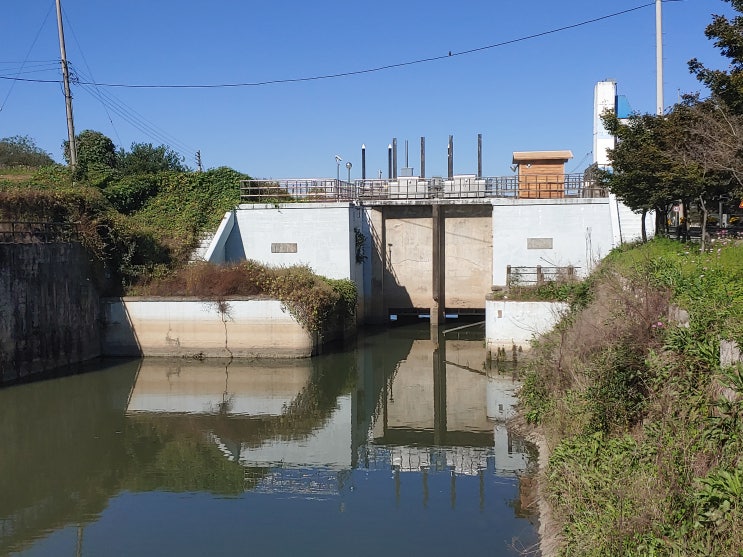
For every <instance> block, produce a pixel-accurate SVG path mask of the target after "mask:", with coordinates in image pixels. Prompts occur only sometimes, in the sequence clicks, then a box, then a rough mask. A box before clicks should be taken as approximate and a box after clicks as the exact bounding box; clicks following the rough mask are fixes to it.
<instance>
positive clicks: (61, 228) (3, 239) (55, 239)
mask: <svg viewBox="0 0 743 557" xmlns="http://www.w3.org/2000/svg"><path fill="white" fill-rule="evenodd" d="M79 240H80V230H79V226H78V225H77V224H75V223H68V222H30V221H0V244H52V243H69V242H77V241H79Z"/></svg>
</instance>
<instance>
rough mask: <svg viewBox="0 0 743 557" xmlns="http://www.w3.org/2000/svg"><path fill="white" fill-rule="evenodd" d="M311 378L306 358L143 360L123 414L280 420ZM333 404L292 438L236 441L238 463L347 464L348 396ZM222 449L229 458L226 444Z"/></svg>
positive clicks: (213, 438) (214, 439)
mask: <svg viewBox="0 0 743 557" xmlns="http://www.w3.org/2000/svg"><path fill="white" fill-rule="evenodd" d="M311 379H312V365H311V363H310V362H309V361H305V360H302V361H296V360H292V361H287V362H286V363H285V364H282V363H281V362H271V363H270V364H266V365H257V364H255V363H244V362H239V361H233V362H232V363H231V364H230V365H229V366H225V365H219V364H214V363H210V362H194V363H188V362H186V363H184V362H179V361H178V360H164V361H163V360H154V361H153V360H150V359H145V360H143V362H142V367H141V369H140V371H139V374H138V375H137V380H136V382H135V385H134V387H133V389H132V393H131V396H130V400H129V404H128V406H127V412H129V413H144V412H151V413H159V414H163V413H164V414H212V415H213V414H222V415H225V416H227V417H231V418H234V419H241V418H245V419H248V418H250V417H265V416H274V417H279V418H280V417H281V416H284V415H285V414H286V412H287V410H288V408H289V407H290V406H291V404H292V403H293V402H294V401H295V400H296V399H297V397H298V396H299V395H300V394H301V393H302V392H303V391H304V390H305V389H307V388H308V386H309V384H310V381H311ZM336 404H337V406H336V408H335V409H334V410H333V411H332V412H331V413H330V414H329V416H328V417H327V419H325V420H323V421H322V422H321V423H320V424H318V427H316V428H314V429H313V430H312V431H311V432H310V433H309V434H307V435H302V436H297V437H298V438H296V439H293V438H287V437H284V436H282V435H279V436H278V437H276V436H267V437H266V438H264V439H262V440H261V442H260V443H258V444H257V445H256V444H255V443H251V444H248V443H244V442H242V443H240V448H239V457H238V459H239V461H240V463H241V464H243V465H244V466H248V467H250V466H263V465H270V464H277V463H281V464H282V465H283V466H292V465H297V466H299V465H309V466H326V467H330V468H336V469H338V468H344V469H347V468H349V467H350V466H351V451H352V447H351V427H352V419H351V417H352V412H351V396H350V395H344V396H341V397H339V398H338V399H337V402H336ZM287 433H290V432H287ZM210 439H211V441H212V442H213V443H215V444H216V445H217V446H218V447H220V448H222V447H221V445H224V441H223V440H222V439H220V438H219V437H218V436H217V435H215V434H212V435H211V437H210ZM232 441H235V442H239V441H241V440H240V439H233V440H232ZM223 452H225V456H228V453H229V451H228V450H227V449H226V448H225V449H224V450H223ZM228 458H231V456H228Z"/></svg>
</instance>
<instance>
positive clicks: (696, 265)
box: [520, 239, 743, 556]
mask: <svg viewBox="0 0 743 557" xmlns="http://www.w3.org/2000/svg"><path fill="white" fill-rule="evenodd" d="M721 340H726V341H735V342H737V344H738V346H743V246H741V245H740V244H737V245H736V244H734V243H726V242H720V241H714V242H713V243H712V247H711V249H709V250H708V251H706V252H704V253H700V252H699V249H698V247H690V246H689V245H684V244H681V243H678V242H674V241H670V240H663V239H658V240H654V241H652V242H650V243H648V244H645V245H642V246H636V247H632V248H626V249H622V250H618V251H615V252H613V253H611V254H610V255H609V257H607V258H606V260H605V261H604V262H603V263H602V264H601V266H600V267H599V269H598V270H597V271H596V272H594V274H593V275H592V276H591V277H590V279H589V280H588V289H587V295H586V296H581V297H579V298H576V301H575V303H574V304H573V306H572V309H571V310H570V312H569V313H568V314H567V315H565V316H564V318H563V319H562V321H561V322H560V323H559V325H558V326H557V327H556V328H555V330H554V331H553V332H552V333H551V334H550V335H548V336H547V337H545V338H543V339H541V340H540V341H539V342H538V343H537V344H536V346H535V349H534V351H533V360H532V362H531V363H530V365H529V371H528V372H527V373H526V377H525V384H524V388H523V389H522V391H521V394H520V397H521V403H522V412H523V414H522V416H523V418H524V419H525V420H526V421H527V422H529V423H530V424H532V426H534V427H537V428H538V429H539V430H540V431H541V432H542V434H543V435H544V438H545V440H546V445H547V447H548V448H549V451H550V456H549V464H548V467H547V468H546V470H544V471H543V473H544V475H543V478H542V479H543V482H542V485H543V495H544V497H545V499H546V501H547V502H548V504H549V507H550V513H549V514H550V515H551V520H550V523H551V525H552V528H551V529H550V531H549V532H548V535H547V537H546V538H545V539H544V540H543V544H544V547H545V549H546V550H547V553H550V551H549V549H550V547H556V548H557V551H556V553H557V554H560V555H591V556H606V555H700V556H701V555H705V556H707V555H717V556H728V555H729V556H733V555H735V556H739V555H741V548H743V366H742V365H741V364H737V365H733V366H724V367H723V366H721V363H720V341H721Z"/></svg>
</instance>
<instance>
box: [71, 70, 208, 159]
mask: <svg viewBox="0 0 743 557" xmlns="http://www.w3.org/2000/svg"><path fill="white" fill-rule="evenodd" d="M73 70H74V72H75V73H76V74H77V75H82V76H84V77H85V73H84V72H81V71H79V70H77V68H74V67H73ZM73 83H77V84H79V85H80V86H81V87H82V89H83V90H84V91H86V92H87V93H88V94H89V95H90V96H92V97H93V98H95V99H96V100H98V102H100V103H101V104H102V105H103V106H104V108H105V109H106V110H107V111H108V110H110V111H111V112H113V113H114V114H116V115H117V116H119V117H120V118H121V119H122V120H124V121H125V122H127V123H128V124H129V125H130V126H132V127H133V128H136V129H137V130H139V131H140V132H142V133H143V134H145V135H146V136H147V137H149V138H151V139H153V140H155V141H156V142H158V143H163V144H165V145H167V146H168V147H170V148H172V149H173V150H175V151H178V152H180V153H181V154H187V155H189V156H190V157H192V158H193V157H194V156H195V149H193V148H192V147H190V146H188V145H186V144H185V143H183V142H181V141H180V140H178V139H177V138H175V137H173V136H172V135H170V134H169V133H168V132H166V131H165V130H163V129H162V128H159V127H158V126H156V125H155V124H153V123H152V122H150V121H149V120H147V119H146V118H145V117H144V116H142V115H141V114H140V113H138V112H137V111H136V110H134V109H133V108H131V107H130V106H128V105H127V104H126V103H124V102H123V101H122V100H121V99H119V98H118V97H116V96H115V95H113V94H112V93H110V92H108V91H106V90H104V89H100V88H98V87H96V86H93V85H89V84H88V82H85V81H77V80H73Z"/></svg>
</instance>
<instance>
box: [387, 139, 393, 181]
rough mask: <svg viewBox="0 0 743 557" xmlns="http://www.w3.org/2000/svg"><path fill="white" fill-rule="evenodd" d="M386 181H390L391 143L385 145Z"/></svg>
mask: <svg viewBox="0 0 743 557" xmlns="http://www.w3.org/2000/svg"><path fill="white" fill-rule="evenodd" d="M387 179H388V180H392V143H390V144H389V145H387Z"/></svg>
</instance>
